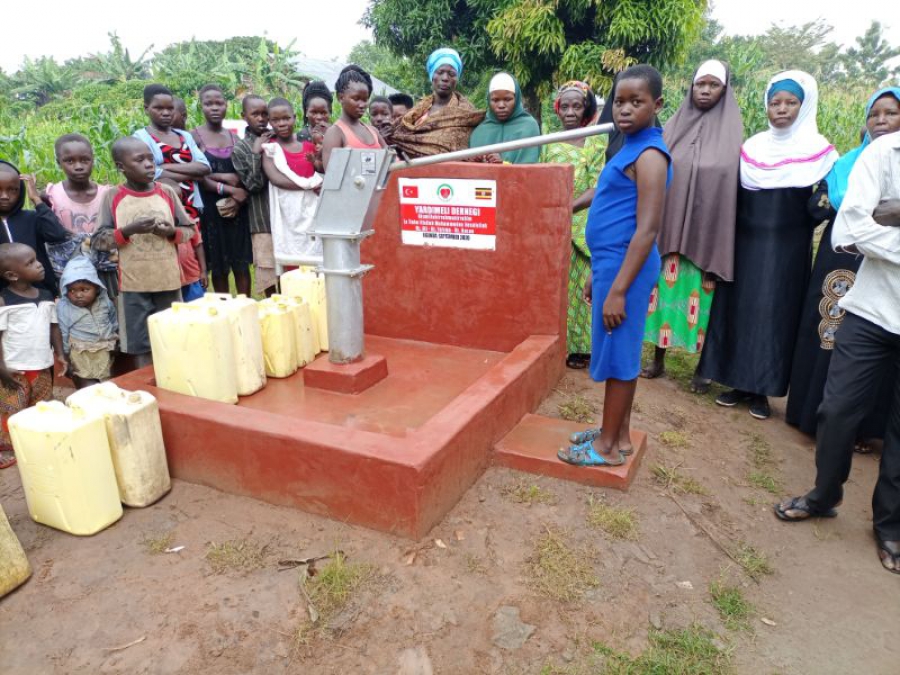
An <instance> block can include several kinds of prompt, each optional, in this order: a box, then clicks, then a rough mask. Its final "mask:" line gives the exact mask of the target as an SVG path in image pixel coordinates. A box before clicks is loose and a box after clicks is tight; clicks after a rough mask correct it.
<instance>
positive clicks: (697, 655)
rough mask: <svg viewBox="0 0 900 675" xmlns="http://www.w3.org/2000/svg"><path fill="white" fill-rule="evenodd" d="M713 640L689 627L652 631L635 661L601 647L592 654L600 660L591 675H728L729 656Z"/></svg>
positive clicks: (625, 655) (710, 636)
mask: <svg viewBox="0 0 900 675" xmlns="http://www.w3.org/2000/svg"><path fill="white" fill-rule="evenodd" d="M717 642H718V639H717V638H716V636H715V635H714V634H713V633H711V632H710V631H708V630H706V629H705V628H703V627H701V626H697V625H692V626H689V627H687V628H683V629H681V630H668V631H652V632H651V633H650V646H649V647H648V648H647V649H646V650H644V652H643V653H642V654H641V655H640V656H637V657H631V656H629V655H627V654H622V653H619V652H616V651H615V650H613V649H610V648H609V647H606V646H604V645H602V644H596V645H594V650H595V652H596V653H597V654H599V655H600V656H602V657H604V659H603V660H602V661H601V662H599V663H598V664H597V666H598V667H597V668H596V669H595V670H593V671H591V672H592V673H593V674H594V675H729V674H730V673H733V672H734V668H733V667H732V665H731V652H730V651H728V650H723V649H721V648H720V647H719V646H718V645H717V644H716V643H717Z"/></svg>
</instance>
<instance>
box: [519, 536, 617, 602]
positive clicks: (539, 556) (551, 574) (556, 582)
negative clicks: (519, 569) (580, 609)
mask: <svg viewBox="0 0 900 675" xmlns="http://www.w3.org/2000/svg"><path fill="white" fill-rule="evenodd" d="M595 557H596V553H595V552H594V551H593V550H592V549H590V548H588V547H578V546H573V545H572V544H571V543H570V542H569V535H568V534H567V533H566V532H564V531H561V530H556V529H553V528H550V527H548V528H547V529H546V531H545V532H544V534H543V535H541V536H540V537H539V538H538V540H537V541H536V542H535V544H534V553H532V555H531V557H530V558H529V560H528V563H527V565H528V568H527V571H528V574H529V577H530V578H531V585H532V587H533V589H534V590H535V591H536V592H537V593H538V594H540V595H543V596H544V597H547V598H552V599H553V600H559V601H561V602H574V601H576V600H580V599H581V598H582V597H583V596H584V594H585V593H586V592H587V591H588V590H589V589H591V588H596V587H597V586H599V585H600V581H599V579H598V578H597V575H596V574H595V573H594V568H593V565H592V564H591V563H592V561H593V560H594V558H595Z"/></svg>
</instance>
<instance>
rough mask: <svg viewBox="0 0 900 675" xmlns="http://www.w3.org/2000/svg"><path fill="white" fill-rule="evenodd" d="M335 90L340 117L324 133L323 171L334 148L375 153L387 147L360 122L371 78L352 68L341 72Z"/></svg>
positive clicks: (368, 94) (360, 70)
mask: <svg viewBox="0 0 900 675" xmlns="http://www.w3.org/2000/svg"><path fill="white" fill-rule="evenodd" d="M334 89H335V91H336V92H337V96H338V101H339V102H340V104H341V116H340V118H339V119H338V121H337V122H335V124H334V126H333V127H331V128H330V129H329V130H328V131H327V132H326V133H325V140H324V142H323V144H322V164H323V166H324V167H325V168H326V169H327V168H328V160H329V158H330V157H331V151H332V150H334V149H335V148H359V149H363V150H365V149H370V150H377V149H379V148H384V147H387V146H386V144H385V142H384V139H383V138H382V137H381V134H380V133H379V132H378V130H377V129H376V128H375V127H373V126H371V125H369V124H366V123H365V122H363V121H362V117H363V115H365V114H366V111H367V110H368V108H369V97H370V96H371V95H372V78H371V77H370V76H369V74H368V73H367V72H366V71H365V70H363V69H362V68H360V67H359V66H357V65H354V64H351V65H349V66H347V67H346V68H344V69H343V70H342V71H341V74H340V75H339V76H338V79H337V82H335V83H334Z"/></svg>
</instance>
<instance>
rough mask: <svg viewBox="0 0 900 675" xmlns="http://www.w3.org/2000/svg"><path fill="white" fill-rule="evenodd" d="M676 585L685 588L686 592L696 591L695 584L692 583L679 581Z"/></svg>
mask: <svg viewBox="0 0 900 675" xmlns="http://www.w3.org/2000/svg"><path fill="white" fill-rule="evenodd" d="M675 585H676V586H678V588H683V589H684V590H686V591H692V590H694V584H692V583H691V582H690V581H678V582H676V584H675Z"/></svg>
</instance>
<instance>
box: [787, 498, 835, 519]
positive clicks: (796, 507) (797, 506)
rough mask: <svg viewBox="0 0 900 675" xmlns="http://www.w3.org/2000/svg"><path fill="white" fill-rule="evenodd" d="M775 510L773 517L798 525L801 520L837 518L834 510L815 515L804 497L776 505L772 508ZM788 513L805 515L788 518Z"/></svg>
mask: <svg viewBox="0 0 900 675" xmlns="http://www.w3.org/2000/svg"><path fill="white" fill-rule="evenodd" d="M773 508H774V510H775V515H776V516H778V518H779V519H780V520H783V521H785V522H786V523H799V522H800V521H802V520H809V519H810V518H834V517H835V516H837V511H836V510H835V509H828V510H827V511H823V512H822V513H816V512H815V511H812V510H811V509H810V508H809V504H807V503H806V497H794V498H793V499H791V501H789V502H787V503H786V504H782V503H778V504H775V506H774V507H773ZM788 511H800V512H801V513H805V514H806V515H805V516H790V515H788V513H787V512H788Z"/></svg>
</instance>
